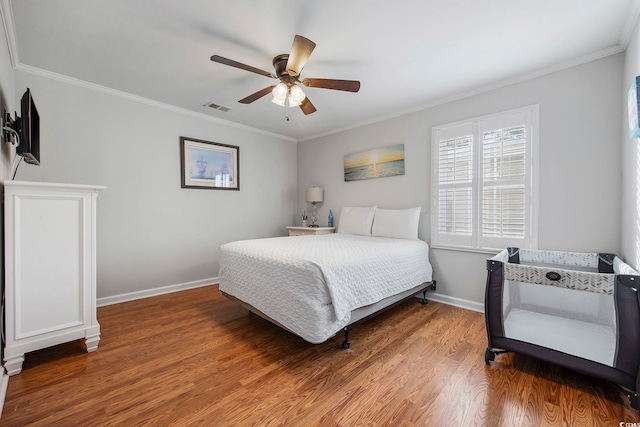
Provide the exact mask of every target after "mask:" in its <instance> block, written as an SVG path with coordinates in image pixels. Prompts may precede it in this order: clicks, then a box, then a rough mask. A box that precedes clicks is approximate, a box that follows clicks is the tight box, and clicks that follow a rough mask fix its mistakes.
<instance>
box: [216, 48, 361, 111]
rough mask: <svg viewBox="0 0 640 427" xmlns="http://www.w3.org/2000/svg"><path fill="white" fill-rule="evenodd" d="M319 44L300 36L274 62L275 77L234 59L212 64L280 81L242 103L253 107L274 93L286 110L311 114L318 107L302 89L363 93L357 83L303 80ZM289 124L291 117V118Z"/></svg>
mask: <svg viewBox="0 0 640 427" xmlns="http://www.w3.org/2000/svg"><path fill="white" fill-rule="evenodd" d="M315 47H316V44H315V43H314V42H312V41H311V40H309V39H307V38H305V37H302V36H299V35H296V36H295V37H294V39H293V45H292V46H291V53H289V54H286V53H285V54H282V55H277V56H276V57H274V58H273V67H274V69H275V74H274V73H270V72H269V71H265V70H261V69H259V68H255V67H252V66H250V65H246V64H242V63H240V62H237V61H234V60H232V59H228V58H224V57H222V56H219V55H213V56H212V57H211V60H212V61H213V62H217V63H220V64H224V65H229V66H231V67H235V68H240V69H241V70H246V71H250V72H252V73H256V74H260V75H262V76H265V77H270V78H272V79H278V80H280V83H278V84H275V85H271V86H267V87H265V88H264V89H261V90H259V91H257V92H256V93H253V94H251V95H249V96H247V97H246V98H242V99H241V100H239V101H238V102H239V103H241V104H251V103H252V102H254V101H256V100H258V99H260V98H262V97H263V96H265V95H267V94H269V93H272V94H273V102H275V103H276V104H279V105H281V106H284V107H290V106H291V107H294V106H299V107H300V109H301V110H302V111H303V112H304V114H311V113H314V112H315V111H316V107H315V106H314V105H313V104H312V103H311V101H310V100H309V98H308V97H307V96H306V95H305V93H304V92H303V91H302V88H301V87H300V86H299V84H300V85H302V86H305V87H315V88H322V89H334V90H342V91H346V92H358V91H359V90H360V82H359V81H357V80H335V79H310V78H304V79H302V80H300V73H301V72H302V68H303V67H304V65H305V64H306V63H307V60H308V59H309V56H311V52H313V49H314V48H315ZM287 120H289V117H288V116H287Z"/></svg>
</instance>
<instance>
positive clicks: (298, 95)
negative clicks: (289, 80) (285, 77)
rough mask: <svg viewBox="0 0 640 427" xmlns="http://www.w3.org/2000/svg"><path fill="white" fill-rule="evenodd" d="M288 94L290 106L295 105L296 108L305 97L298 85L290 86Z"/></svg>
mask: <svg viewBox="0 0 640 427" xmlns="http://www.w3.org/2000/svg"><path fill="white" fill-rule="evenodd" d="M289 94H290V96H291V101H292V103H291V104H292V105H293V104H295V105H296V106H298V105H300V103H301V102H302V101H304V99H305V98H306V97H307V95H305V94H304V91H303V90H302V88H300V86H298V85H292V86H291V88H290V89H289Z"/></svg>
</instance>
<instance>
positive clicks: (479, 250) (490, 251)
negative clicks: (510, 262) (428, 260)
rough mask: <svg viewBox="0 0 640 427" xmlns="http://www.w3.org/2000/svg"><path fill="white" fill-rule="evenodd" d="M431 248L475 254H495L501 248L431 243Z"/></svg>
mask: <svg viewBox="0 0 640 427" xmlns="http://www.w3.org/2000/svg"><path fill="white" fill-rule="evenodd" d="M431 249H441V250H445V251H458V252H471V253H476V254H489V255H496V254H498V253H499V252H501V251H502V250H503V249H489V248H465V247H461V246H445V245H431Z"/></svg>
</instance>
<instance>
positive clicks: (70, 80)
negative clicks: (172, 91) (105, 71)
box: [15, 64, 297, 142]
mask: <svg viewBox="0 0 640 427" xmlns="http://www.w3.org/2000/svg"><path fill="white" fill-rule="evenodd" d="M15 69H16V70H17V71H23V72H25V73H30V74H34V75H37V76H40V77H44V78H47V79H51V80H56V81H59V82H62V83H66V84H70V85H73V86H79V87H82V88H85V89H89V90H93V91H96V92H101V93H105V94H108V95H112V96H116V97H119V98H124V99H127V100H129V101H134V102H138V103H141V104H146V105H150V106H152V107H156V108H161V109H163V110H167V111H171V112H174V113H178V114H184V115H187V116H191V117H195V118H198V119H202V120H207V121H210V122H213V123H217V124H220V125H224V126H228V127H232V128H236V129H241V130H244V131H248V132H253V133H257V134H261V135H265V136H269V137H273V138H277V139H281V140H284V141H290V142H297V140H296V139H295V138H292V137H289V136H285V135H280V134H277V133H273V132H268V131H265V130H262V129H258V128H254V127H251V126H247V125H243V124H240V123H236V122H232V121H230V120H225V119H220V118H218V117H213V116H209V115H207V114H203V113H199V112H197V111H192V110H189V109H186V108H182V107H176V106H175V105H171V104H166V103H164V102H159V101H155V100H153V99H149V98H145V97H143V96H139V95H134V94H131V93H129V92H124V91H120V90H117V89H113V88H110V87H106V86H101V85H98V84H95V83H90V82H87V81H85V80H80V79H76V78H74V77H69V76H66V75H64V74H58V73H54V72H51V71H47V70H43V69H41V68H37V67H32V66H29V65H24V64H18V66H16V67H15Z"/></svg>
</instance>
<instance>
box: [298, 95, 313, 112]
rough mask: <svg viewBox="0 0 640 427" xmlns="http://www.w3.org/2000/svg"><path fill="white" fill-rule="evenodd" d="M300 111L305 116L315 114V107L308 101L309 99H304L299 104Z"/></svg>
mask: <svg viewBox="0 0 640 427" xmlns="http://www.w3.org/2000/svg"><path fill="white" fill-rule="evenodd" d="M300 109H301V110H302V112H303V113H304V114H305V116H306V115H307V114H311V113H315V112H316V107H315V106H314V105H313V104H312V103H311V101H309V98H305V99H304V101H302V103H301V104H300Z"/></svg>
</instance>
